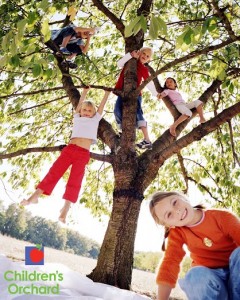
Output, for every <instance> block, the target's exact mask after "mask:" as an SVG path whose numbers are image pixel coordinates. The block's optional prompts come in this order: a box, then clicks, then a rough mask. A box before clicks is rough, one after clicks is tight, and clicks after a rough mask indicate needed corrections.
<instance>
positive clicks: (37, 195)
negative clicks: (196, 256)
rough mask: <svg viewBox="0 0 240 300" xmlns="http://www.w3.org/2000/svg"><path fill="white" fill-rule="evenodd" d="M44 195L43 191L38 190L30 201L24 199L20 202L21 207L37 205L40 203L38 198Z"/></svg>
mask: <svg viewBox="0 0 240 300" xmlns="http://www.w3.org/2000/svg"><path fill="white" fill-rule="evenodd" d="M42 194H43V190H41V189H36V191H35V192H34V193H33V194H32V195H31V196H30V197H29V198H28V199H23V200H22V201H21V202H20V205H23V206H26V205H29V204H37V203H38V198H39V196H41V195H42Z"/></svg>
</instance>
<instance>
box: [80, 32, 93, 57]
mask: <svg viewBox="0 0 240 300" xmlns="http://www.w3.org/2000/svg"><path fill="white" fill-rule="evenodd" d="M90 39H91V35H90V34H89V35H88V37H87V41H86V44H85V45H81V46H80V47H81V50H82V53H84V54H86V53H87V52H88V48H89V45H90Z"/></svg>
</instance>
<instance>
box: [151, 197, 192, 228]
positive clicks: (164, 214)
mask: <svg viewBox="0 0 240 300" xmlns="http://www.w3.org/2000/svg"><path fill="white" fill-rule="evenodd" d="M155 214H156V216H157V217H158V220H159V223H160V224H162V225H164V226H167V227H175V226H177V227H182V226H188V225H193V224H195V223H196V222H195V209H194V208H193V207H192V206H191V205H190V203H189V202H188V201H187V199H185V198H184V197H183V196H180V195H171V196H169V197H166V198H164V199H162V200H161V201H159V202H158V203H157V204H156V205H155Z"/></svg>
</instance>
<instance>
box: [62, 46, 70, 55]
mask: <svg viewBox="0 0 240 300" xmlns="http://www.w3.org/2000/svg"><path fill="white" fill-rule="evenodd" d="M60 52H61V53H62V54H64V55H70V54H72V53H71V52H70V51H68V49H67V48H66V47H60Z"/></svg>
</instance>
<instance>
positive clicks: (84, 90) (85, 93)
mask: <svg viewBox="0 0 240 300" xmlns="http://www.w3.org/2000/svg"><path fill="white" fill-rule="evenodd" d="M89 89H90V88H84V89H83V92H82V94H81V97H80V100H79V102H78V106H77V107H76V113H79V112H80V109H81V104H82V103H83V101H84V100H85V98H86V95H87V92H88V91H89Z"/></svg>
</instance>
